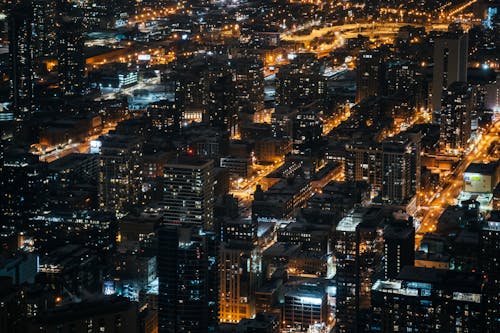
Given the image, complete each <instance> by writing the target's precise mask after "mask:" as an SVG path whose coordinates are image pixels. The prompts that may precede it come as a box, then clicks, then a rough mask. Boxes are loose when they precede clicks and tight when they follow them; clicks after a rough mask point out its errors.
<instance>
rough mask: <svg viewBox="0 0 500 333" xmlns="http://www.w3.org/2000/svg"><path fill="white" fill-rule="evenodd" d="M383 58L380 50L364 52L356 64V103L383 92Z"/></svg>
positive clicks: (360, 54)
mask: <svg viewBox="0 0 500 333" xmlns="http://www.w3.org/2000/svg"><path fill="white" fill-rule="evenodd" d="M383 66H384V63H383V57H382V54H381V52H380V51H379V50H363V51H361V52H360V53H359V56H358V61H357V63H356V102H357V103H359V102H361V101H362V100H363V99H365V98H367V97H369V96H377V95H379V94H380V93H381V91H382V87H383V85H382V83H383V80H384V79H383V74H384V72H383V68H384V67H383Z"/></svg>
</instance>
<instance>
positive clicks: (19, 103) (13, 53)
mask: <svg viewBox="0 0 500 333" xmlns="http://www.w3.org/2000/svg"><path fill="white" fill-rule="evenodd" d="M32 20H33V9H32V7H31V4H30V2H29V1H23V2H21V3H19V4H16V5H14V7H13V8H12V11H11V13H10V17H9V23H8V25H9V67H10V98H11V101H12V109H13V111H14V114H15V116H16V118H18V119H25V118H28V117H29V116H30V115H31V114H32V112H33V47H32V45H31V34H32V30H31V26H32Z"/></svg>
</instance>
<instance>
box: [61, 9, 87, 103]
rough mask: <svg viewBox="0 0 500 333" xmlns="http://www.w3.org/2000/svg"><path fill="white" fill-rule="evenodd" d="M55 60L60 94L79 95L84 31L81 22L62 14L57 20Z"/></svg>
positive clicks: (80, 91) (82, 77)
mask: <svg viewBox="0 0 500 333" xmlns="http://www.w3.org/2000/svg"><path fill="white" fill-rule="evenodd" d="M57 32H58V36H57V40H58V46H57V50H58V52H57V61H58V68H59V88H60V91H61V95H62V96H79V95H82V94H83V93H84V89H85V56H84V54H83V46H84V35H83V33H84V31H83V27H82V22H81V21H79V20H77V19H76V18H74V17H69V16H66V15H63V17H62V18H61V19H60V20H59V22H58V29H57Z"/></svg>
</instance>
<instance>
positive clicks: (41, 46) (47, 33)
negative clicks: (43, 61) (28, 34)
mask: <svg viewBox="0 0 500 333" xmlns="http://www.w3.org/2000/svg"><path fill="white" fill-rule="evenodd" d="M56 14H57V5H56V1H55V0H48V1H47V0H34V1H33V18H34V21H33V36H34V38H33V43H34V49H33V51H34V52H35V54H34V57H35V58H40V57H47V56H54V55H55V53H56V47H55V46H56Z"/></svg>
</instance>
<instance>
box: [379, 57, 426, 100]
mask: <svg viewBox="0 0 500 333" xmlns="http://www.w3.org/2000/svg"><path fill="white" fill-rule="evenodd" d="M386 69H387V71H386V75H385V79H386V84H385V87H384V88H385V89H386V91H385V94H386V95H387V96H392V95H396V94H397V95H401V96H404V98H405V99H406V100H407V101H408V102H409V105H410V106H411V107H413V108H415V109H417V110H418V109H420V107H422V106H423V103H424V77H423V74H422V72H421V71H419V66H417V65H416V64H415V63H412V62H410V61H404V60H401V59H392V60H390V61H387V63H386ZM425 93H427V91H425Z"/></svg>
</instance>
